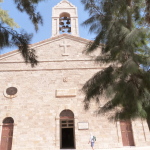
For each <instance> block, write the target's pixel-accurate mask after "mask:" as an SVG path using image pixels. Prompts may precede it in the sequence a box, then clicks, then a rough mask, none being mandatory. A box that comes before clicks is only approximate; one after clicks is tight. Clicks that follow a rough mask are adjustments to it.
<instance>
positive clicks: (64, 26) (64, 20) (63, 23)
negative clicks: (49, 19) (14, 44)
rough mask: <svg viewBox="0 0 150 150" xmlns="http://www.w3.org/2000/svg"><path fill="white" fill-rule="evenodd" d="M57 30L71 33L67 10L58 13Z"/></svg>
mask: <svg viewBox="0 0 150 150" xmlns="http://www.w3.org/2000/svg"><path fill="white" fill-rule="evenodd" d="M59 32H60V34H62V33H71V18H70V14H69V13H67V12H63V13H61V14H60V15H59Z"/></svg>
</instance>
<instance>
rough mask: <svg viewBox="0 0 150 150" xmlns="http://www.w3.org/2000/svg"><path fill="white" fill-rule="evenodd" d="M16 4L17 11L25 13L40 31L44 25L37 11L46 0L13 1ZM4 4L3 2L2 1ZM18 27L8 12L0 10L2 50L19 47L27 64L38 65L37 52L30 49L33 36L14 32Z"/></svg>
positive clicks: (0, 45)
mask: <svg viewBox="0 0 150 150" xmlns="http://www.w3.org/2000/svg"><path fill="white" fill-rule="evenodd" d="M13 1H14V3H15V4H16V9H18V10H19V11H20V12H25V13H27V15H28V16H29V19H30V20H31V21H32V23H33V25H34V27H35V30H36V31H37V30H38V24H42V17H41V15H40V13H39V12H37V11H36V7H37V4H38V3H39V2H41V1H44V0H13ZM0 2H3V0H0ZM15 27H18V25H17V24H16V23H15V22H14V20H13V19H12V18H10V17H9V15H8V13H7V11H5V10H3V9H2V8H0V49H2V48H4V47H11V46H17V47H18V50H19V51H20V52H21V54H22V56H23V58H24V59H25V62H26V63H31V66H32V67H33V66H35V65H36V64H37V62H38V61H37V56H36V55H35V50H34V49H30V48H29V44H30V41H31V38H32V34H27V33H26V32H25V31H22V32H21V33H18V32H17V31H16V30H14V28H15Z"/></svg>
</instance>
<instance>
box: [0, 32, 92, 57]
mask: <svg viewBox="0 0 150 150" xmlns="http://www.w3.org/2000/svg"><path fill="white" fill-rule="evenodd" d="M64 38H66V39H71V40H74V41H77V42H79V43H84V44H87V43H88V42H90V40H87V39H84V38H81V37H77V36H73V35H70V34H61V35H58V36H55V37H51V38H49V39H46V40H43V41H40V42H37V43H34V44H30V45H29V46H30V47H31V48H36V47H39V46H41V45H45V44H48V43H51V42H54V41H57V40H60V39H64ZM18 53H19V51H18V50H14V51H11V52H8V53H5V54H2V55H0V60H1V59H3V58H5V57H10V56H12V55H16V54H18Z"/></svg>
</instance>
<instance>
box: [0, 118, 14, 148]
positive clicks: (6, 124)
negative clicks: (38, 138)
mask: <svg viewBox="0 0 150 150" xmlns="http://www.w3.org/2000/svg"><path fill="white" fill-rule="evenodd" d="M13 128H14V120H13V118H11V117H7V118H5V119H4V120H3V126H2V136H1V146H0V150H11V147H12V138H13Z"/></svg>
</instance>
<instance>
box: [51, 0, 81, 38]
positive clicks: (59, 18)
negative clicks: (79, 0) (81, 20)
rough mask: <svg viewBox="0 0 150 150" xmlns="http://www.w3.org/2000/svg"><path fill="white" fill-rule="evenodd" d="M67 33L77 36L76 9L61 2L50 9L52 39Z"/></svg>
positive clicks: (65, 2)
mask: <svg viewBox="0 0 150 150" xmlns="http://www.w3.org/2000/svg"><path fill="white" fill-rule="evenodd" d="M63 33H67V34H71V35H74V36H79V31H78V14H77V8H76V7H75V6H74V5H72V4H71V3H70V2H69V1H68V0H62V1H61V2H60V3H58V4H57V5H56V6H54V7H53V9H52V37H54V36H57V35H60V34H63Z"/></svg>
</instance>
